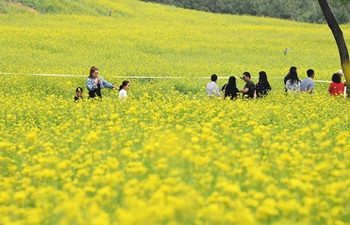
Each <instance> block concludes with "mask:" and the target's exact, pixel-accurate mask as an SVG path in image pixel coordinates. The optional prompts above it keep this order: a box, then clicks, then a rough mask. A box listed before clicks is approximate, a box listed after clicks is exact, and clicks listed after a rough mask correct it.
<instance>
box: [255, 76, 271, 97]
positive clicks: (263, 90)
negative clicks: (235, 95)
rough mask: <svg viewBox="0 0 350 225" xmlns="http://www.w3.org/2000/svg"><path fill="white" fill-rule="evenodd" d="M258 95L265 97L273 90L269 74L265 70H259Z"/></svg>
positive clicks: (256, 86)
mask: <svg viewBox="0 0 350 225" xmlns="http://www.w3.org/2000/svg"><path fill="white" fill-rule="evenodd" d="M255 88H256V96H257V97H258V98H261V97H264V96H266V95H267V93H268V91H271V86H270V83H269V81H268V80H267V75H266V72H265V71H260V72H259V82H258V83H257V84H256V85H255Z"/></svg>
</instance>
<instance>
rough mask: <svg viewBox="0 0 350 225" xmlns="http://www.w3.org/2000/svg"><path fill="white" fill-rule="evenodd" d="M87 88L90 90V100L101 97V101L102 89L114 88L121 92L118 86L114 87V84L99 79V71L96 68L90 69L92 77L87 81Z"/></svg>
mask: <svg viewBox="0 0 350 225" xmlns="http://www.w3.org/2000/svg"><path fill="white" fill-rule="evenodd" d="M86 88H87V89H88V90H89V97H90V98H95V97H99V98H100V99H101V98H102V94H101V89H102V88H111V89H113V88H114V89H117V90H119V88H118V87H117V86H114V85H113V84H111V83H109V82H107V81H105V80H104V79H103V78H101V77H98V69H97V68H96V67H94V66H93V67H91V69H90V75H89V77H88V79H87V80H86Z"/></svg>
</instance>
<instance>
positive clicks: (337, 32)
mask: <svg viewBox="0 0 350 225" xmlns="http://www.w3.org/2000/svg"><path fill="white" fill-rule="evenodd" d="M347 2H350V0H342V3H343V4H346V3H347ZM318 3H319V4H320V7H321V9H322V12H323V15H324V16H325V18H326V20H327V24H328V26H329V28H330V29H331V31H332V33H333V36H334V39H335V42H336V43H337V46H338V50H339V55H340V63H341V67H342V70H343V73H344V76H345V80H346V89H347V97H350V61H349V52H348V48H347V46H346V43H345V39H344V36H343V32H342V30H341V29H340V27H339V24H338V22H337V20H336V19H335V17H334V15H333V13H332V10H331V8H330V7H329V4H328V1H327V0H318Z"/></svg>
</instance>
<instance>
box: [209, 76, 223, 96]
mask: <svg viewBox="0 0 350 225" xmlns="http://www.w3.org/2000/svg"><path fill="white" fill-rule="evenodd" d="M217 80H218V76H217V75H216V74H213V75H211V82H209V83H208V84H207V94H208V96H209V97H210V98H212V97H213V96H216V97H220V90H219V86H218V85H217V84H216V81H217Z"/></svg>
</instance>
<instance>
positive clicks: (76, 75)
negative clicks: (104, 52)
mask: <svg viewBox="0 0 350 225" xmlns="http://www.w3.org/2000/svg"><path fill="white" fill-rule="evenodd" d="M0 74H1V75H23V76H44V77H87V75H83V74H51V73H8V72H0ZM108 77H113V78H130V79H210V77H170V76H158V77H155V76H108ZM218 78H221V79H228V78H230V77H220V76H219V77H218ZM252 78H258V77H252ZM283 78H284V77H269V79H283ZM314 81H315V82H317V83H331V82H332V81H329V80H314Z"/></svg>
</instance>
